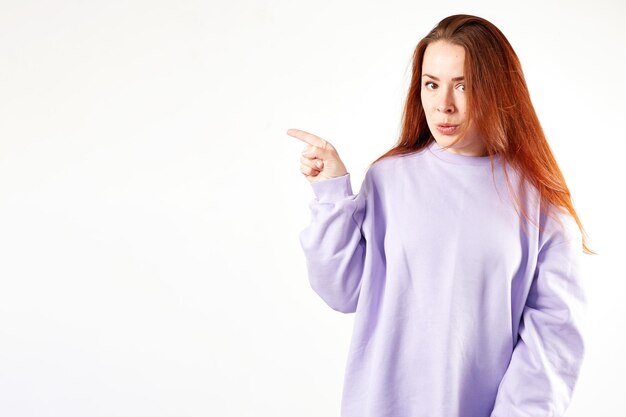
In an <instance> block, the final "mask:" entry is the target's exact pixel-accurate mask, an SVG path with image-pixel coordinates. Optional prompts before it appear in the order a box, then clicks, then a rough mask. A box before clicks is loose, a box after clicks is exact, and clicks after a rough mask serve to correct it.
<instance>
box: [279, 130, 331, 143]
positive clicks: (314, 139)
mask: <svg viewBox="0 0 626 417" xmlns="http://www.w3.org/2000/svg"><path fill="white" fill-rule="evenodd" d="M287 134H288V135H289V136H293V137H294V138H298V139H300V140H301V141H303V142H306V143H308V144H309V145H313V146H317V147H318V148H325V147H326V141H325V140H324V139H322V138H320V137H319V136H315V135H314V134H312V133H309V132H305V131H304V130H300V129H289V130H287Z"/></svg>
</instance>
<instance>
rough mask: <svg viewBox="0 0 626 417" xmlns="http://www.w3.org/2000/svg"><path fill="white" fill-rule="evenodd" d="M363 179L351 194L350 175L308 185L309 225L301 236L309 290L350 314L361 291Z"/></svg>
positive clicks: (364, 202) (334, 307)
mask: <svg viewBox="0 0 626 417" xmlns="http://www.w3.org/2000/svg"><path fill="white" fill-rule="evenodd" d="M366 181H367V175H366V180H365V181H364V182H363V186H362V187H361V190H360V192H359V194H357V195H354V194H353V192H352V186H351V183H350V174H349V173H348V174H346V175H344V176H341V177H336V178H331V179H326V180H322V181H318V182H313V183H311V186H312V187H313V192H314V194H315V198H314V199H313V201H311V203H310V204H309V208H310V210H311V222H310V224H309V225H308V226H307V227H306V228H305V229H304V230H302V232H301V233H300V244H301V246H302V249H303V250H304V254H305V258H306V263H307V270H308V275H309V283H310V285H311V288H313V290H314V291H315V292H316V293H317V294H318V295H319V296H320V297H321V298H322V299H323V300H324V301H325V302H326V304H328V305H329V306H330V307H331V308H332V309H334V310H336V311H340V312H343V313H353V312H355V311H356V305H357V301H358V298H359V292H360V288H361V277H362V275H363V264H364V260H365V245H366V240H365V237H364V236H363V234H362V231H361V230H362V229H361V226H362V224H363V219H364V216H365V209H366V195H367V186H366Z"/></svg>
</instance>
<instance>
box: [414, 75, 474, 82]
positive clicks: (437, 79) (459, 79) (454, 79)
mask: <svg viewBox="0 0 626 417" xmlns="http://www.w3.org/2000/svg"><path fill="white" fill-rule="evenodd" d="M422 77H428V78H432V79H433V80H435V81H439V78H437V77H434V76H432V75H430V74H423V75H422ZM464 79H465V77H463V76H460V77H454V78H453V79H452V81H463V80H464Z"/></svg>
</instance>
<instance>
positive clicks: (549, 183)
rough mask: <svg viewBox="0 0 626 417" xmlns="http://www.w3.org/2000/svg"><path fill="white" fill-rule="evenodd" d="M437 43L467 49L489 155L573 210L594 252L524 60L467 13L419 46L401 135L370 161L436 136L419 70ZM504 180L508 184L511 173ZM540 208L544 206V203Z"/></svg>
mask: <svg viewBox="0 0 626 417" xmlns="http://www.w3.org/2000/svg"><path fill="white" fill-rule="evenodd" d="M435 41H446V42H449V43H452V44H454V45H460V46H462V47H463V48H464V49H465V63H464V67H465V68H464V72H465V74H464V76H465V84H466V91H468V93H469V94H466V97H467V100H468V101H467V106H466V107H467V108H468V112H467V120H471V121H472V123H474V124H476V126H477V128H478V130H479V132H480V134H481V137H482V138H483V141H484V144H485V146H486V150H487V154H488V155H489V156H490V157H492V156H493V155H496V154H498V155H500V160H501V162H502V165H503V168H504V170H505V171H504V172H505V174H506V165H507V164H509V165H510V166H511V167H513V168H515V169H517V171H518V172H519V173H520V175H521V179H522V180H523V181H528V182H529V183H530V184H532V185H533V186H534V187H535V188H536V189H537V190H538V192H539V195H540V197H541V199H542V201H544V202H546V201H547V202H549V203H552V204H553V205H555V206H557V207H562V208H564V209H565V210H566V211H567V212H569V214H571V216H572V217H573V218H574V220H575V221H576V223H577V224H578V227H579V228H580V231H581V233H582V237H583V250H584V252H585V253H594V252H593V251H592V250H591V249H590V248H589V246H588V244H587V238H586V233H585V231H584V229H583V226H582V223H581V221H580V219H579V217H578V215H577V214H576V210H575V209H574V206H573V204H572V199H571V195H570V191H569V189H568V187H567V185H566V183H565V178H564V177H563V174H562V172H561V170H560V168H559V166H558V164H557V162H556V160H555V158H554V155H553V154H552V151H551V149H550V146H549V145H548V141H547V140H546V137H545V134H544V132H543V129H542V128H541V124H540V123H539V118H538V117H537V114H536V112H535V109H534V107H533V105H532V102H531V100H530V94H529V92H528V87H527V85H526V81H525V79H524V75H523V73H522V66H521V64H520V61H519V59H518V57H517V55H516V54H515V51H514V50H513V48H512V47H511V44H510V43H509V41H508V40H507V39H506V37H505V36H504V34H503V33H502V32H501V31H500V30H499V29H498V28H497V27H496V26H495V25H493V24H492V23H490V22H489V21H487V20H485V19H482V18H480V17H476V16H470V15H463V14H460V15H454V16H449V17H446V18H445V19H443V20H442V21H441V22H439V23H438V24H437V26H435V27H434V28H433V29H432V30H431V31H430V33H429V34H428V35H426V37H425V38H424V39H422V40H421V41H420V42H419V43H418V44H417V47H416V48H415V51H414V53H413V68H412V78H411V84H410V87H409V92H408V95H407V98H406V103H405V106H404V111H403V114H402V131H401V134H400V137H399V139H398V141H397V143H396V144H395V145H394V147H393V148H392V149H390V150H389V151H387V152H386V153H385V154H383V155H382V156H380V157H379V158H378V159H376V161H374V162H373V163H372V164H374V163H376V162H378V161H380V160H381V159H384V158H387V157H390V156H393V155H403V154H408V153H412V152H416V151H419V150H421V149H423V148H425V147H426V146H428V145H429V144H430V143H431V142H432V141H433V140H434V139H433V137H432V134H431V132H430V129H429V128H428V125H427V123H426V114H425V113H424V108H423V106H422V101H421V84H422V83H421V78H422V74H421V73H422V62H423V59H424V52H425V51H426V48H427V47H428V45H429V44H430V43H432V42H435ZM466 129H467V126H465V129H464V130H466ZM463 133H464V132H461V136H462V134H463ZM492 163H493V159H492ZM492 166H493V165H492ZM506 178H507V182H508V175H507V176H506ZM509 188H510V184H509ZM519 199H520V196H519V195H516V196H515V198H514V200H515V202H516V210H517V211H518V213H519V214H520V215H522V216H524V217H526V218H527V216H526V213H524V211H523V209H522V207H521V204H520V201H519ZM541 207H542V210H545V204H542V205H541Z"/></svg>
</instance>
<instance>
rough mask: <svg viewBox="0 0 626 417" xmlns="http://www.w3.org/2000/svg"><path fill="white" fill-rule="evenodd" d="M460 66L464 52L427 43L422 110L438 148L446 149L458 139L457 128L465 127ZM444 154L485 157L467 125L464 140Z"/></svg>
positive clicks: (442, 44) (473, 128)
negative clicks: (443, 147)
mask: <svg viewBox="0 0 626 417" xmlns="http://www.w3.org/2000/svg"><path fill="white" fill-rule="evenodd" d="M464 63H465V49H464V48H463V47H462V46H459V45H453V44H451V43H448V42H445V41H436V42H433V43H431V44H430V45H428V47H426V51H425V52H424V61H423V63H422V80H421V82H422V94H421V98H422V106H423V107H424V112H425V113H426V122H427V123H428V128H429V129H430V132H431V133H432V135H433V137H434V138H435V140H436V141H437V143H438V144H439V146H449V145H450V144H451V143H452V142H454V141H455V140H456V139H457V138H459V137H460V135H459V131H460V128H461V127H462V126H464V125H465V124H468V123H469V120H467V118H466V111H467V107H466V97H465V95H466V93H465V81H464V77H463V75H464V74H465V72H464V71H463V66H464ZM448 150H449V151H451V152H454V153H458V154H461V155H469V156H481V155H484V154H485V146H484V145H483V142H482V140H481V139H480V137H479V135H478V132H477V129H476V128H475V126H473V125H472V124H471V123H470V127H469V129H468V131H467V133H466V135H465V137H464V138H463V139H462V140H461V141H460V142H459V143H457V144H456V145H454V147H451V148H449V149H448Z"/></svg>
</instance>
